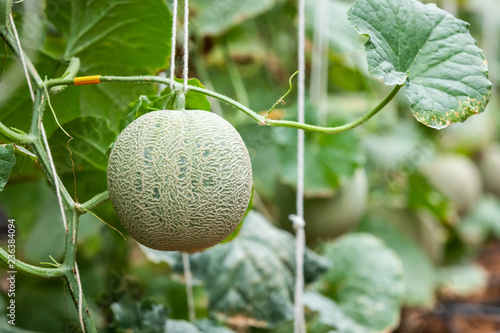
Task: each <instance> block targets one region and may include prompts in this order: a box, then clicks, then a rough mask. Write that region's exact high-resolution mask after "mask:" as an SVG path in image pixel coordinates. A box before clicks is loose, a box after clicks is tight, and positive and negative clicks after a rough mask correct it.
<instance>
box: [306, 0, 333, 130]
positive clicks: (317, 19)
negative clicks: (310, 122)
mask: <svg viewBox="0 0 500 333" xmlns="http://www.w3.org/2000/svg"><path fill="white" fill-rule="evenodd" d="M329 4H330V3H329V1H328V0H319V1H318V2H317V3H315V12H314V37H313V47H312V60H311V83H310V85H309V98H310V101H311V103H313V105H314V107H315V108H316V109H317V115H318V124H320V125H323V126H324V125H326V124H327V123H328V116H327V92H328V44H327V36H326V33H325V31H328V25H329V23H330V22H329V20H328V13H329V12H330V7H329Z"/></svg>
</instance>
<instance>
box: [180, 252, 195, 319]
mask: <svg viewBox="0 0 500 333" xmlns="http://www.w3.org/2000/svg"><path fill="white" fill-rule="evenodd" d="M182 263H183V266H184V280H185V282H186V295H187V301H188V310H189V321H191V322H195V321H196V312H195V308H194V295H193V275H192V274H191V267H190V264H189V253H186V252H182Z"/></svg>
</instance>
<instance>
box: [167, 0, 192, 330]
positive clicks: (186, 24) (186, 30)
mask: <svg viewBox="0 0 500 333" xmlns="http://www.w3.org/2000/svg"><path fill="white" fill-rule="evenodd" d="M177 7H178V0H174V3H173V13H172V16H173V18H172V52H171V55H170V80H171V81H170V89H173V87H174V78H175V77H174V72H175V42H176V40H177V29H176V27H177ZM183 47H184V48H183V49H184V55H183V64H182V65H183V70H182V72H183V77H184V93H187V90H188V74H189V0H184V45H183ZM182 263H183V266H184V279H185V282H186V296H187V303H188V311H189V320H190V321H191V322H194V321H195V320H196V312H195V305H194V295H193V276H192V274H191V267H190V264H189V254H188V253H186V252H182Z"/></svg>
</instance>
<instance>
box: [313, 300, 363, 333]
mask: <svg viewBox="0 0 500 333" xmlns="http://www.w3.org/2000/svg"><path fill="white" fill-rule="evenodd" d="M304 306H305V307H306V308H307V309H309V310H310V311H313V312H316V313H318V316H317V318H316V320H315V321H314V322H313V324H312V325H311V328H310V331H311V332H312V333H315V332H336V333H368V332H370V330H368V329H367V328H365V327H363V326H361V325H359V324H357V323H356V322H354V321H353V320H352V319H351V318H349V317H348V316H346V315H345V314H344V313H343V312H342V310H341V309H340V308H339V306H338V305H337V304H336V303H335V302H334V301H333V300H331V299H330V298H328V297H325V296H323V295H321V294H318V293H316V292H313V291H306V292H305V293H304Z"/></svg>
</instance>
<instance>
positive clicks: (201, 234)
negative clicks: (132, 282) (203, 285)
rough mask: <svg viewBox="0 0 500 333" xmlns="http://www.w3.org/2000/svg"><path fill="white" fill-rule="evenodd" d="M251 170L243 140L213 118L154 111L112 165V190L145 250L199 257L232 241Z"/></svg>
mask: <svg viewBox="0 0 500 333" xmlns="http://www.w3.org/2000/svg"><path fill="white" fill-rule="evenodd" d="M251 188H252V167H251V164H250V158H249V156H248V151H247V149H246V146H245V144H244V143H243V140H242V139H241V137H240V135H239V134H238V132H237V131H236V130H235V129H234V127H233V126H232V125H231V124H229V123H228V122H227V121H226V120H224V119H223V118H221V117H219V116H217V115H215V114H213V113H211V112H206V111H155V112H151V113H148V114H146V115H144V116H142V117H140V118H138V119H136V120H135V121H134V122H132V123H131V124H130V125H129V126H128V127H127V128H125V130H124V131H123V132H122V133H121V134H120V136H119V138H118V140H117V141H116V143H115V145H114V147H113V149H112V151H111V155H110V157H109V164H108V191H109V195H110V199H111V202H112V203H113V206H114V208H115V211H116V213H117V215H118V218H119V219H120V221H121V223H122V225H123V227H124V228H125V229H126V230H127V231H128V233H129V234H130V235H131V236H132V237H133V238H134V239H136V240H137V241H138V242H139V243H141V244H143V245H145V246H147V247H150V248H153V249H156V250H163V251H194V250H200V249H204V248H207V247H210V246H212V245H215V244H217V243H219V242H221V241H222V240H224V239H225V238H226V237H227V236H229V235H230V234H231V233H232V232H233V231H234V230H235V228H236V227H237V226H238V224H239V222H240V221H241V219H242V218H243V216H244V214H245V211H246V208H247V206H248V202H249V200H250V195H251Z"/></svg>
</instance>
